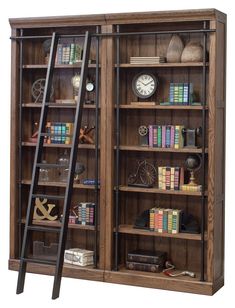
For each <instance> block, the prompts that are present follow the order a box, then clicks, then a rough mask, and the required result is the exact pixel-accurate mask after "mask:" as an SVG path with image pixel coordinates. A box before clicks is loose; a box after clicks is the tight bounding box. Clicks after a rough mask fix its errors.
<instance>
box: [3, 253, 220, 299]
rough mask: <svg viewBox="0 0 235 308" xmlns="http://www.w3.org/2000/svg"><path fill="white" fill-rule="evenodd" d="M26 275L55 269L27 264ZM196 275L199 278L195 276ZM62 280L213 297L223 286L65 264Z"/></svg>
mask: <svg viewBox="0 0 235 308" xmlns="http://www.w3.org/2000/svg"><path fill="white" fill-rule="evenodd" d="M8 267H9V270H14V271H18V269H19V260H18V259H10V260H9V264H8ZM27 272H29V273H35V274H43V275H54V267H53V266H51V265H36V264H32V263H31V264H30V263H29V264H28V267H27ZM197 276H199V275H197ZM63 277H70V278H77V279H86V280H94V281H102V282H108V283H117V284H125V285H131V286H139V287H147V288H154V289H162V290H169V291H178V292H187V293H194V294H201V295H213V294H215V293H216V292H217V291H218V290H219V289H220V288H222V287H223V285H224V278H223V277H220V278H219V279H217V280H216V281H215V283H212V282H202V281H199V279H197V278H196V279H192V278H188V277H177V278H173V277H166V276H164V275H163V274H162V273H160V274H156V273H147V272H146V273H145V272H139V271H138V272H137V271H130V270H127V269H125V268H120V270H119V271H107V270H106V271H104V270H100V269H95V268H92V267H84V268H82V267H78V266H72V265H65V266H64V269H63Z"/></svg>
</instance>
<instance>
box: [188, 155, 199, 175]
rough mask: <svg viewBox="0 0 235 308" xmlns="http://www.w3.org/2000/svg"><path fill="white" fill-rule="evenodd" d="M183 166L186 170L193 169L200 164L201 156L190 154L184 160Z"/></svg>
mask: <svg viewBox="0 0 235 308" xmlns="http://www.w3.org/2000/svg"><path fill="white" fill-rule="evenodd" d="M185 166H186V168H187V169H188V170H190V171H193V170H196V169H198V168H200V166H201V158H200V156H199V155H190V156H188V157H187V159H186V161H185Z"/></svg>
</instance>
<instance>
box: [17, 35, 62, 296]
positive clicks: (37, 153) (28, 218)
mask: <svg viewBox="0 0 235 308" xmlns="http://www.w3.org/2000/svg"><path fill="white" fill-rule="evenodd" d="M57 42H58V38H57V36H56V33H55V32H54V33H53V35H52V42H51V51H50V58H49V63H48V69H47V75H46V82H45V88H44V94H43V101H42V107H41V116H40V122H39V133H41V132H42V130H43V128H44V127H45V123H46V117H47V111H48V107H47V106H46V105H45V102H48V101H49V99H50V92H51V85H52V77H53V68H54V64H55V56H56V46H57ZM43 142H44V139H43V138H38V140H37V145H36V149H35V157H34V164H33V171H32V183H31V186H30V191H29V199H28V207H27V213H26V222H25V228H24V236H23V242H22V249H21V257H20V266H19V274H18V282H17V290H16V293H17V294H20V293H22V292H23V290H24V282H25V274H26V262H25V260H24V258H25V254H26V252H27V248H28V244H29V236H28V226H29V225H31V224H32V219H33V209H34V207H33V198H32V196H33V195H34V193H35V189H36V187H37V183H38V177H39V168H37V167H36V164H37V162H38V161H41V157H42V149H43Z"/></svg>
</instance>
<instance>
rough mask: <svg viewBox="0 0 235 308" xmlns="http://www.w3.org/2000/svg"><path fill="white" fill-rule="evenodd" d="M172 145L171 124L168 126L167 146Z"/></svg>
mask: <svg viewBox="0 0 235 308" xmlns="http://www.w3.org/2000/svg"><path fill="white" fill-rule="evenodd" d="M170 146H171V127H170V125H167V126H166V148H169V147H170Z"/></svg>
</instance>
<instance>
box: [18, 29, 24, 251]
mask: <svg viewBox="0 0 235 308" xmlns="http://www.w3.org/2000/svg"><path fill="white" fill-rule="evenodd" d="M23 35H24V33H23V29H20V36H23ZM19 45H20V54H19V56H20V61H19V115H18V122H19V126H18V131H19V138H18V155H19V156H18V160H19V164H18V168H19V169H18V172H19V173H18V240H19V242H18V243H19V255H20V251H21V245H22V223H21V222H22V103H23V40H20V43H19Z"/></svg>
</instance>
